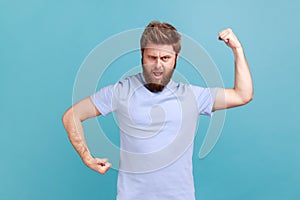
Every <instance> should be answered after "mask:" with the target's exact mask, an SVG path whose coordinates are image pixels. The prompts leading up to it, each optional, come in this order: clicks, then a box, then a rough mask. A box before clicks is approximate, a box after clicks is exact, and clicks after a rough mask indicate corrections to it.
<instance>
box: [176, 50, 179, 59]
mask: <svg viewBox="0 0 300 200" xmlns="http://www.w3.org/2000/svg"><path fill="white" fill-rule="evenodd" d="M179 56H180V52H179V53H178V54H177V55H176V61H177V60H178V58H179Z"/></svg>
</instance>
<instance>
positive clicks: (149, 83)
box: [142, 59, 176, 93]
mask: <svg viewBox="0 0 300 200" xmlns="http://www.w3.org/2000/svg"><path fill="white" fill-rule="evenodd" d="M142 66H143V75H144V78H145V81H146V83H145V84H144V86H145V87H146V88H147V89H148V90H149V91H150V92H154V93H157V92H161V91H163V89H164V88H165V86H166V85H167V84H168V83H169V82H170V80H171V78H172V75H173V73H174V69H175V66H176V61H175V65H174V68H173V69H172V71H164V72H163V77H162V80H161V82H160V83H157V81H156V80H154V79H153V78H152V77H151V74H146V70H145V69H144V65H143V59H142Z"/></svg>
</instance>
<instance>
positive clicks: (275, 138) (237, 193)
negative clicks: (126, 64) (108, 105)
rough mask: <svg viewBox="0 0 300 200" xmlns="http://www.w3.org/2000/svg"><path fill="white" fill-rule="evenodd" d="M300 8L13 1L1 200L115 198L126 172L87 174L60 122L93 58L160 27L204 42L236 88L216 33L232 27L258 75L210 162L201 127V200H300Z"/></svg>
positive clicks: (2, 19) (3, 55)
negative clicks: (124, 37)
mask: <svg viewBox="0 0 300 200" xmlns="http://www.w3.org/2000/svg"><path fill="white" fill-rule="evenodd" d="M299 9H300V4H299V2H298V1H296V0H294V1H292V0H291V1H285V2H284V1H264V0H251V1H238V0H228V1H215V0H211V1H188V0H186V1H156V0H152V1H122V2H121V1H119V2H117V1H115V2H108V1H106V2H100V1H83V0H82V1H79V0H74V1H50V0H48V1H45V0H41V1H40V0H29V1H20V0H19V1H18V0H10V1H8V0H2V1H1V2H0V27H1V28H0V69H1V72H0V76H1V78H0V90H1V99H0V102H1V103H0V108H1V110H0V111H1V115H0V123H1V140H0V152H1V166H0V199H3V200H17V199H30V200H39V199H43V200H47V199H73V200H77V199H90V200H92V199H114V197H115V195H116V184H117V171H116V170H110V171H109V172H108V173H107V174H106V175H104V176H103V175H98V174H96V173H95V172H93V171H92V170H89V169H88V168H87V167H85V166H84V164H82V163H81V160H80V158H79V156H78V155H77V154H76V153H75V151H74V150H73V148H72V146H71V144H70V143H69V141H68V138H67V134H66V132H65V131H64V128H63V126H62V123H61V116H62V114H63V113H64V111H65V110H66V109H67V108H68V107H69V106H70V105H71V103H72V89H73V83H74V80H75V78H76V73H77V71H78V70H79V67H80V65H81V63H82V62H83V60H84V58H85V57H86V56H87V55H88V53H89V52H90V51H91V50H92V49H93V48H94V47H95V46H96V45H98V44H99V43H101V42H102V41H104V40H105V39H107V38H108V37H110V36H112V35H114V34H117V33H119V32H122V31H126V30H128V29H133V28H141V27H145V26H146V25H147V24H148V22H149V21H151V20H154V19H156V20H160V21H166V22H169V23H171V24H173V25H174V26H176V27H177V28H178V30H179V31H180V32H182V33H185V34H186V35H189V36H190V37H192V38H193V39H195V40H196V41H197V42H199V43H200V44H201V45H202V46H203V47H204V48H205V49H206V50H207V52H208V53H209V54H210V56H211V57H212V58H213V60H214V62H215V63H216V65H217V66H218V68H219V70H220V72H221V74H222V76H223V80H224V83H225V86H226V87H231V86H232V84H233V72H234V71H233V59H232V54H231V52H230V50H229V49H228V48H227V47H226V46H225V45H223V44H222V43H220V42H219V41H218V40H217V33H218V32H219V31H220V30H222V29H223V28H226V27H231V28H232V29H233V30H234V31H235V33H236V34H237V35H238V36H239V39H240V40H241V42H242V43H243V46H244V48H245V52H246V55H247V58H248V61H249V65H250V67H251V71H252V75H253V80H254V87H255V98H254V100H253V101H252V102H251V103H250V104H248V105H246V106H244V107H240V108H234V109H231V110H228V111H227V117H226V122H225V125H224V129H223V132H222V135H221V137H220V140H219V141H218V143H217V145H216V147H215V148H214V149H213V151H212V152H211V153H210V154H209V156H208V157H206V158H205V159H203V160H200V159H199V158H198V157H197V155H198V151H199V148H200V145H201V143H202V140H203V138H204V134H205V131H203V130H205V127H206V126H207V124H208V122H209V118H205V117H204V118H203V120H202V122H203V124H200V125H199V131H198V134H197V137H196V141H195V143H196V145H195V156H194V176H195V183H196V196H197V199H207V200H223V199H234V200H235V199H245V200H247V199H249V200H253V199H261V200H265V199H272V200H277V199H278V200H282V199H299V198H300V191H299V187H300V171H299V167H300V156H299V152H300V145H299V144H300V128H299V117H298V112H299V111H300V105H299V102H300V95H299V89H298V86H299V78H298V76H299V73H300V68H299V67H300V61H299V55H298V54H299V50H298V48H299V46H300V40H299V33H300V25H299V19H300V13H299ZM138 59H139V58H138ZM99 120H100V121H101V120H102V119H101V117H100V119H99ZM103 121H104V122H105V119H104V118H103ZM202 127H203V128H202ZM114 139H115V138H114Z"/></svg>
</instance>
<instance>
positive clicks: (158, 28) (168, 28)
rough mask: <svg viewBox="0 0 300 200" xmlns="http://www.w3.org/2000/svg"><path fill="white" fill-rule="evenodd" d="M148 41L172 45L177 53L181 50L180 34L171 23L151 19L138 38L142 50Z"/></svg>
mask: <svg viewBox="0 0 300 200" xmlns="http://www.w3.org/2000/svg"><path fill="white" fill-rule="evenodd" d="M148 43H153V44H163V45H164V44H166V45H172V46H173V49H174V51H175V53H176V54H179V52H180V50H181V35H180V34H179V33H178V32H177V30H176V28H175V27H174V26H172V25H171V24H168V23H161V22H158V21H152V22H150V23H149V24H148V26H147V27H146V28H145V30H144V32H143V34H142V37H141V40H140V45H141V50H142V51H143V50H144V49H145V47H146V46H147V44H148Z"/></svg>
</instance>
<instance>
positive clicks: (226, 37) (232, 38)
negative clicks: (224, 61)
mask: <svg viewBox="0 0 300 200" xmlns="http://www.w3.org/2000/svg"><path fill="white" fill-rule="evenodd" d="M219 40H223V41H224V42H225V44H226V45H227V46H229V47H230V48H232V49H236V48H240V47H242V45H241V43H240V42H239V40H238V38H237V37H236V35H235V34H234V33H233V31H232V30H231V29H230V28H228V29H225V30H223V31H221V32H219Z"/></svg>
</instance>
